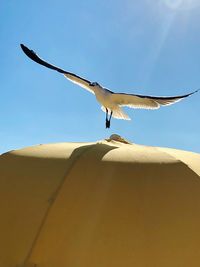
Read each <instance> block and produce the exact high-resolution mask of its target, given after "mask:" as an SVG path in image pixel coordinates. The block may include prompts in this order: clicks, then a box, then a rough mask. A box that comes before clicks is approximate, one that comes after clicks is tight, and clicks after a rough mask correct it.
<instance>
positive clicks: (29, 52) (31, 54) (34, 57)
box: [20, 44, 38, 61]
mask: <svg viewBox="0 0 200 267" xmlns="http://www.w3.org/2000/svg"><path fill="white" fill-rule="evenodd" d="M20 46H21V49H22V51H23V52H24V53H25V54H26V55H27V56H28V57H29V58H31V59H32V60H35V61H37V58H38V56H37V55H36V53H35V52H34V51H33V50H30V49H29V48H28V47H27V46H25V45H24V44H20Z"/></svg>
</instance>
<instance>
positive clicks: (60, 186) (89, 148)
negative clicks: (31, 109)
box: [23, 144, 96, 267]
mask: <svg viewBox="0 0 200 267" xmlns="http://www.w3.org/2000/svg"><path fill="white" fill-rule="evenodd" d="M94 146H96V144H94V145H88V146H87V147H86V148H85V149H84V150H83V151H81V153H80V154H78V155H76V156H74V157H73V158H71V159H67V160H70V161H71V162H70V163H69V165H68V167H67V170H66V171H65V174H64V176H63V179H62V181H61V182H60V185H59V186H58V188H57V190H56V193H55V195H54V200H53V201H52V203H51V204H50V205H49V207H48V208H47V210H46V212H45V214H44V217H43V219H42V222H41V224H40V226H39V228H38V231H37V233H36V235H35V238H34V240H33V243H32V245H31V247H30V250H29V252H28V254H27V256H26V258H25V260H24V264H23V266H24V267H26V265H27V264H30V263H29V259H30V258H31V255H32V252H33V250H34V248H35V246H36V244H37V241H38V239H39V237H40V234H41V232H42V230H43V227H44V225H45V223H46V220H47V218H48V215H49V213H50V211H51V209H52V207H53V206H54V203H55V202H56V199H57V197H58V195H59V192H60V191H61V190H62V188H63V185H64V183H65V181H66V179H67V177H68V175H69V173H70V171H71V169H72V168H73V167H74V165H75V164H76V162H77V161H78V160H79V159H80V157H81V156H82V155H83V154H85V153H87V152H88V151H89V150H91V149H92V148H93V147H94ZM80 148H81V147H80ZM72 153H73V152H72ZM33 266H34V267H35V266H37V263H36V264H34V263H33Z"/></svg>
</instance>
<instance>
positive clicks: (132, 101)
mask: <svg viewBox="0 0 200 267" xmlns="http://www.w3.org/2000/svg"><path fill="white" fill-rule="evenodd" d="M198 91H199V90H196V91H194V92H192V93H189V94H185V95H180V96H169V97H162V96H145V95H133V94H124V93H119V94H115V93H114V94H112V95H111V98H112V101H113V102H114V103H116V104H118V105H119V106H127V107H130V108H141V109H158V108H160V106H168V105H172V104H174V103H177V102H179V101H181V100H182V99H184V98H186V97H188V96H190V95H192V94H194V93H196V92H198Z"/></svg>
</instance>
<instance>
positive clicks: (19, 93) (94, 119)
mask: <svg viewBox="0 0 200 267" xmlns="http://www.w3.org/2000/svg"><path fill="white" fill-rule="evenodd" d="M198 2H199V0H155V1H152V0H141V1H133V0H123V1H122V0H121V1H119V0H115V1H114V0H112V1H109V0H101V1H92V0H84V1H80V0H79V1H78V0H73V1H67V0H55V1H50V0H49V1H40V0H35V1H25V0H18V1H13V0H12V1H11V0H2V1H1V3H0V40H1V42H0V46H1V49H0V59H1V72H0V76H1V78H0V90H1V97H0V152H1V153H2V152H5V151H8V150H12V149H17V148H21V147H24V146H30V145H34V144H41V143H53V142H69V141H81V142H85V141H96V140H100V139H104V138H106V137H108V136H110V135H111V134H113V133H117V134H119V135H121V136H123V137H125V138H127V139H129V140H131V141H132V142H135V143H138V144H144V145H153V146H164V147H173V148H178V149H184V150H191V151H195V152H198V153H200V123H199V117H200V93H198V94H195V95H194V96H192V97H190V98H188V99H186V100H184V101H181V102H179V103H177V104H175V105H173V106H170V107H163V108H161V109H159V110H156V111H146V110H133V109H128V108H127V110H126V112H127V113H128V114H129V116H130V117H131V118H132V120H131V121H123V120H116V119H113V120H112V122H111V129H110V130H108V129H105V113H103V112H102V111H101V109H100V106H99V104H98V103H97V102H96V100H95V98H94V96H93V95H92V94H90V93H88V92H87V91H85V90H84V89H82V88H80V87H78V86H76V85H74V84H72V83H71V82H69V81H68V80H66V79H65V78H64V77H63V76H62V75H60V74H58V73H56V72H53V71H51V70H49V69H46V68H44V67H42V66H40V65H38V64H36V63H34V62H32V61H31V60H29V59H28V58H27V57H26V56H25V55H24V54H23V52H22V51H21V49H20V47H19V44H20V43H24V44H25V45H27V46H28V47H30V48H31V49H33V50H35V51H36V52H37V53H38V54H39V55H40V56H41V57H42V58H44V59H46V60H48V61H50V62H51V63H53V64H55V65H57V66H60V67H62V68H64V69H66V70H69V71H71V72H74V73H76V74H78V75H80V76H83V77H85V78H87V79H89V80H92V81H97V82H99V83H101V84H102V85H104V86H105V87H107V88H109V89H111V90H113V91H116V92H129V93H138V94H149V95H160V96H162V95H163V96H167V95H179V94H185V93H188V92H190V91H193V90H196V89H198V88H200V28H199V27H200V26H199V25H200V5H199V4H198Z"/></svg>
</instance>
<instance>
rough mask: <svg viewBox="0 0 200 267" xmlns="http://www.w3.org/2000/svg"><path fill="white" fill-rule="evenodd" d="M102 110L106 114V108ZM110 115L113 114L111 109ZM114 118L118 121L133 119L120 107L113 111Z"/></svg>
mask: <svg viewBox="0 0 200 267" xmlns="http://www.w3.org/2000/svg"><path fill="white" fill-rule="evenodd" d="M101 109H102V110H103V112H106V109H105V107H104V106H102V107H101ZM108 110H109V113H110V112H111V110H110V109H108ZM112 117H114V118H116V119H120V120H129V121H130V120H131V118H130V117H129V116H128V115H127V114H126V113H125V112H124V111H123V110H122V109H121V108H119V107H117V108H115V109H113V114H112Z"/></svg>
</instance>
